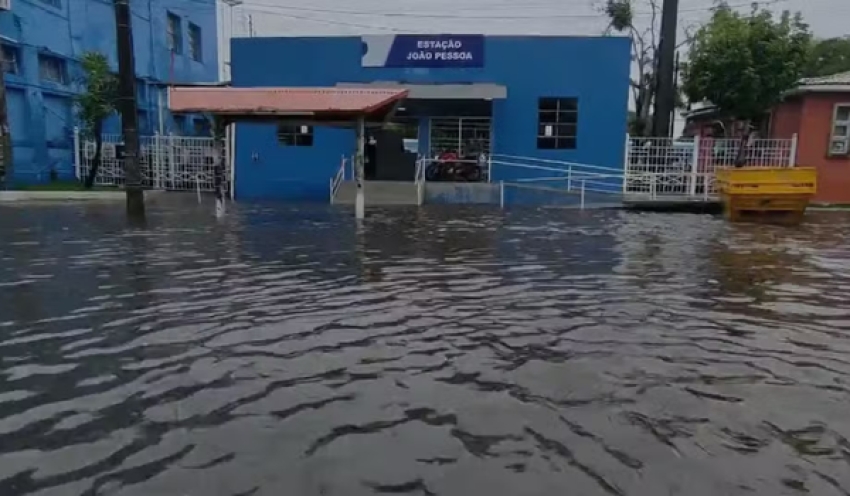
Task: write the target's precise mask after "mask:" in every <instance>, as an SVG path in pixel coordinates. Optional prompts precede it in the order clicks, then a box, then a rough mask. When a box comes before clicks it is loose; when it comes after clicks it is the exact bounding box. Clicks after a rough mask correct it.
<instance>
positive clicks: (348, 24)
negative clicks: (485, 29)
mask: <svg viewBox="0 0 850 496" xmlns="http://www.w3.org/2000/svg"><path fill="white" fill-rule="evenodd" d="M248 10H250V11H251V12H259V13H264V14H274V15H276V16H279V17H283V18H287V19H295V20H300V21H310V22H316V23H319V24H330V25H334V26H345V27H351V28H358V29H377V30H381V31H389V32H393V33H411V30H409V29H398V28H392V27H389V26H376V25H374V24H362V23H356V22H346V21H336V20H331V19H319V18H316V17H309V16H300V15H294V14H283V13H280V12H276V11H269V10H262V9H256V8H250V9H248ZM420 32H421V31H420ZM413 33H414V34H415V33H416V32H415V31H413Z"/></svg>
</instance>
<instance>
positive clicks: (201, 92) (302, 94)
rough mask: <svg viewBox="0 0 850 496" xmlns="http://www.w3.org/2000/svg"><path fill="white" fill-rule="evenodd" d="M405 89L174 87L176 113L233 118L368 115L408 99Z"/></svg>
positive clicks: (172, 101) (172, 99)
mask: <svg viewBox="0 0 850 496" xmlns="http://www.w3.org/2000/svg"><path fill="white" fill-rule="evenodd" d="M407 93H408V92H407V90H404V89H375V88H210V87H174V88H171V89H170V91H169V102H168V106H169V108H170V109H171V111H173V112H210V113H214V114H231V115H245V116H250V115H274V114H284V115H285V114H290V115H293V114H295V115H297V114H368V113H372V112H375V111H377V110H380V109H383V108H386V107H387V106H389V105H390V104H392V103H395V102H396V101H398V100H401V99H402V98H404V97H406V96H407Z"/></svg>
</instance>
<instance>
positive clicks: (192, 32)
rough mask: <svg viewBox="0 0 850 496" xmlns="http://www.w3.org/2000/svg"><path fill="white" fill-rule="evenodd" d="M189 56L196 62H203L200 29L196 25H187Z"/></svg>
mask: <svg viewBox="0 0 850 496" xmlns="http://www.w3.org/2000/svg"><path fill="white" fill-rule="evenodd" d="M188 32H189V56H190V57H192V60H194V61H196V62H203V60H204V56H203V52H202V51H201V49H202V46H203V44H202V42H201V41H202V38H201V27H200V26H198V25H197V24H192V23H191V22H190V23H189V31H188Z"/></svg>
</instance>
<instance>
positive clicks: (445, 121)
mask: <svg viewBox="0 0 850 496" xmlns="http://www.w3.org/2000/svg"><path fill="white" fill-rule="evenodd" d="M428 134H429V138H430V139H429V142H430V150H429V151H430V156H431V157H436V156H438V155H440V153H442V152H454V153H456V154H457V155H458V157H461V158H463V157H477V156H478V155H479V154H481V153H484V154H486V155H490V154H491V152H492V148H491V139H490V137H491V135H492V119H491V118H490V117H435V118H432V119H431V128H430V132H429V133H428Z"/></svg>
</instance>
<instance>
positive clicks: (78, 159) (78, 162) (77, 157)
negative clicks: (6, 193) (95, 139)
mask: <svg viewBox="0 0 850 496" xmlns="http://www.w3.org/2000/svg"><path fill="white" fill-rule="evenodd" d="M81 151H82V144H81V143H80V128H78V127H75V128H74V174H76V176H77V181H82V180H83V160H82V159H83V157H82V153H81ZM11 180H12V178H9V181H11Z"/></svg>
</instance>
